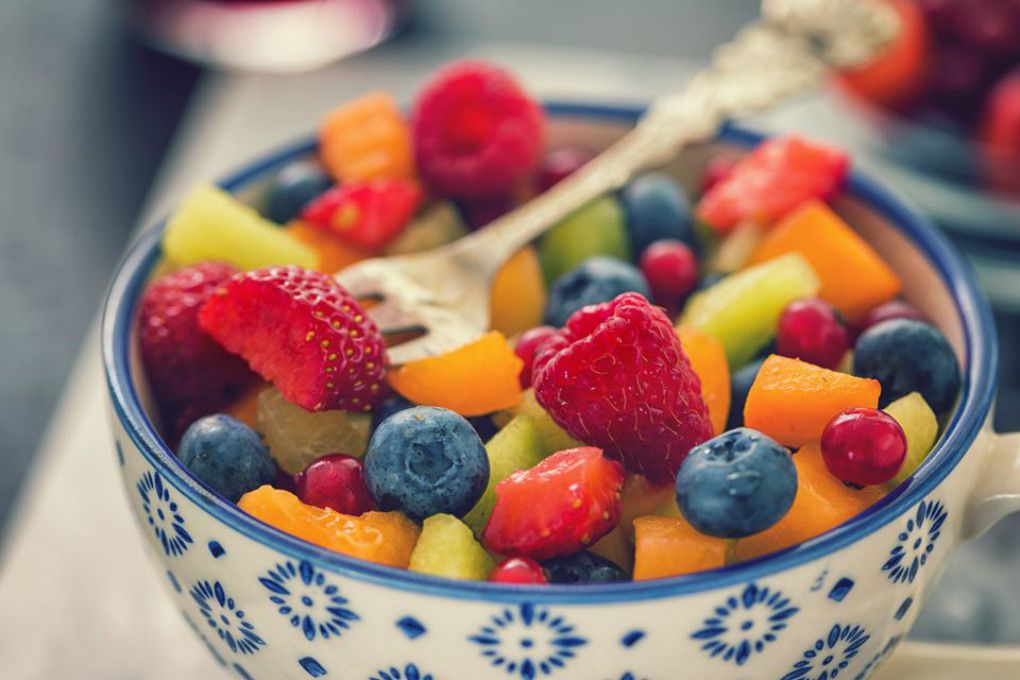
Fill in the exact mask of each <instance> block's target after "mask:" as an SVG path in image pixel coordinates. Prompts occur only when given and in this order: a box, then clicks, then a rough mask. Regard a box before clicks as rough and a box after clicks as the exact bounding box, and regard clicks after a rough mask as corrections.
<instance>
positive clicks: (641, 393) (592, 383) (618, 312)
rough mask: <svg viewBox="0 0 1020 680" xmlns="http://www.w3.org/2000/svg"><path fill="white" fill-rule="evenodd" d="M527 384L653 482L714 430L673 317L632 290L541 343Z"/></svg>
mask: <svg viewBox="0 0 1020 680" xmlns="http://www.w3.org/2000/svg"><path fill="white" fill-rule="evenodd" d="M532 383H533V384H534V386H535V397H536V398H537V399H538V403H540V404H541V405H542V406H543V407H544V408H545V409H546V410H547V411H548V412H549V415H551V416H552V417H553V420H555V421H556V422H557V423H559V425H560V427H562V428H563V429H565V430H566V431H567V432H569V433H570V434H571V435H572V436H574V437H575V438H577V439H579V440H580V441H582V442H585V443H586V444H592V445H594V446H601V447H602V448H603V449H605V451H606V455H608V456H610V457H612V458H616V459H617V460H620V461H622V462H623V464H624V466H626V468H627V469H628V470H630V471H631V472H635V473H638V474H642V475H645V476H646V477H648V478H649V479H650V480H652V481H654V482H657V483H665V482H669V481H672V480H673V478H674V477H675V476H676V471H677V470H678V469H679V468H680V464H681V463H682V462H683V460H684V458H685V457H686V456H687V452H688V451H690V449H691V447H693V446H695V445H696V444H700V443H701V442H703V441H705V440H706V439H708V438H709V437H711V436H712V434H713V430H712V423H711V421H710V420H709V417H708V409H707V408H706V406H705V402H704V400H703V399H702V398H701V382H700V381H699V380H698V376H697V375H696V374H695V373H694V369H692V368H691V363H690V361H689V360H688V359H687V355H686V354H684V350H683V347H682V346H681V344H680V339H679V338H678V337H677V335H676V332H675V331H674V330H673V324H672V323H670V321H669V318H667V317H666V314H665V313H664V312H663V311H662V310H661V309H659V308H658V307H653V306H652V305H651V304H650V303H649V302H648V300H646V299H645V298H644V297H642V296H641V295H638V294H637V293H624V294H623V295H620V296H618V297H617V298H616V299H614V300H612V301H610V302H604V303H602V304H597V305H591V306H588V307H583V308H582V309H580V310H578V311H576V312H574V314H573V315H572V316H571V317H570V319H568V321H567V325H566V326H565V327H563V328H562V329H560V331H559V333H558V334H557V335H556V336H555V337H552V338H549V339H548V340H546V341H545V342H544V343H542V345H541V346H540V347H539V348H538V351H537V353H536V356H535V359H534V367H533V369H532Z"/></svg>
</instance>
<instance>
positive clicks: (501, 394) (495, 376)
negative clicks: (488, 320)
mask: <svg viewBox="0 0 1020 680" xmlns="http://www.w3.org/2000/svg"><path fill="white" fill-rule="evenodd" d="M523 363H524V362H522V361H521V360H520V359H519V358H518V357H517V355H516V354H514V351H513V349H512V348H511V347H510V345H509V344H508V343H507V341H506V338H505V337H503V334H502V333H500V332H498V331H491V332H489V333H487V334H485V335H483V336H482V337H481V338H479V339H478V340H475V341H474V342H472V343H470V344H467V345H464V346H463V347H460V348H458V349H455V350H453V351H451V352H447V353H446V354H440V355H439V356H434V357H428V358H426V359H419V360H418V361H412V362H409V363H406V364H404V365H403V366H399V367H397V368H395V369H393V370H391V371H390V372H389V381H390V385H391V386H392V387H393V389H395V390H396V391H397V392H399V393H400V394H401V395H402V396H404V397H406V398H407V399H410V400H411V401H413V402H415V403H416V404H424V405H428V406H440V407H443V408H448V409H450V410H452V411H456V412H457V413H460V414H461V415H465V416H479V415H483V414H486V413H492V412H493V411H498V410H500V409H505V408H510V407H512V406H513V405H514V404H516V403H517V401H518V400H519V399H520V396H521V384H520V373H521V367H522V366H523Z"/></svg>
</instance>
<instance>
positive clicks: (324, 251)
mask: <svg viewBox="0 0 1020 680" xmlns="http://www.w3.org/2000/svg"><path fill="white" fill-rule="evenodd" d="M284 231H286V232H288V233H289V234H290V235H291V236H293V237H294V238H296V239H297V240H298V241H301V243H304V244H305V245H306V246H308V247H309V248H311V249H312V250H313V251H315V255H316V257H317V258H318V261H317V262H316V265H315V270H316V271H320V272H322V273H323V274H335V273H337V272H338V271H340V270H341V269H345V268H346V267H349V266H350V265H352V264H354V263H355V262H360V261H361V260H364V259H365V258H367V257H368V256H369V253H368V252H366V251H364V250H361V249H359V248H355V247H354V246H351V245H348V244H346V243H344V241H343V240H341V239H339V238H337V237H336V236H334V235H333V234H331V233H329V232H328V231H326V230H325V229H319V228H318V227H313V226H312V225H310V224H308V223H306V222H302V221H300V220H294V221H293V222H291V223H290V224H288V225H287V226H286V227H284Z"/></svg>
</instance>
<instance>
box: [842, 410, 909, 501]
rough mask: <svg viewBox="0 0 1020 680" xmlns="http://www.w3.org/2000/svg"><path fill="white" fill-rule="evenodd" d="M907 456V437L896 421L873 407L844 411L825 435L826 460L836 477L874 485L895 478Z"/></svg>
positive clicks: (863, 484) (860, 483)
mask: <svg viewBox="0 0 1020 680" xmlns="http://www.w3.org/2000/svg"><path fill="white" fill-rule="evenodd" d="M906 455H907V436H906V434H904V432H903V428H902V427H900V424H899V423H898V422H896V419H895V418H893V417H892V416H890V415H889V414H887V413H883V412H882V411H879V410H876V409H871V408H852V409H847V410H846V411H843V412H841V413H840V414H839V415H837V416H836V417H835V418H833V419H832V420H831V421H829V424H828V425H826V426H825V431H824V432H823V433H822V457H823V458H824V459H825V466H826V467H827V468H829V471H830V472H831V473H832V474H833V475H835V477H836V478H837V479H839V480H841V481H843V482H847V483H849V484H856V485H858V486H873V485H876V484H883V483H885V482H888V481H890V480H891V479H893V478H894V477H895V476H896V475H897V474H898V473H899V471H900V468H901V467H903V461H904V459H905V458H906Z"/></svg>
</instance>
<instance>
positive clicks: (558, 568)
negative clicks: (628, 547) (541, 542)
mask: <svg viewBox="0 0 1020 680" xmlns="http://www.w3.org/2000/svg"><path fill="white" fill-rule="evenodd" d="M542 569H543V570H544V571H545V575H546V577H547V578H548V579H549V583H560V584H565V585H587V584H595V583H616V582H618V581H629V580H630V577H629V576H627V572H625V571H624V570H623V569H621V568H620V566H619V565H618V564H616V563H615V562H612V561H611V560H607V559H606V558H604V557H599V556H598V555H593V554H592V553H590V552H588V551H587V550H582V551H580V552H576V553H574V554H572V555H564V556H562V557H554V558H552V559H549V560H545V561H544V562H542Z"/></svg>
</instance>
